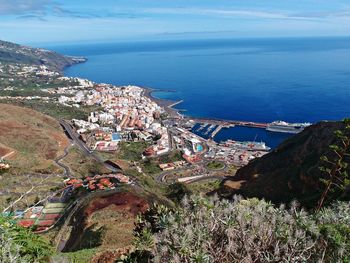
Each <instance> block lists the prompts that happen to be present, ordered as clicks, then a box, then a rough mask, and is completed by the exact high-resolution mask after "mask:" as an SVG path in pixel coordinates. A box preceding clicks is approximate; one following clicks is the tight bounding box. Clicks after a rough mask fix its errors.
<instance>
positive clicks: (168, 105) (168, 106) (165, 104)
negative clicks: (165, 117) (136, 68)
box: [139, 87, 185, 119]
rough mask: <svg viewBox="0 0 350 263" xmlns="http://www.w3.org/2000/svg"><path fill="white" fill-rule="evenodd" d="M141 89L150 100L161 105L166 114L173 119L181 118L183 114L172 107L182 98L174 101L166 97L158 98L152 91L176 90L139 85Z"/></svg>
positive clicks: (180, 101)
mask: <svg viewBox="0 0 350 263" xmlns="http://www.w3.org/2000/svg"><path fill="white" fill-rule="evenodd" d="M139 88H141V89H143V95H144V96H145V97H147V98H149V99H150V100H152V101H154V102H155V103H157V104H158V105H159V106H161V107H162V108H163V109H164V110H165V111H166V112H167V113H168V114H169V116H171V117H172V118H174V119H183V118H185V116H183V115H182V114H181V113H180V111H181V110H179V109H176V108H174V106H176V105H178V104H180V103H182V102H183V100H179V101H174V100H167V99H160V98H157V97H155V96H154V95H153V94H152V93H154V92H158V91H162V92H176V91H175V90H161V89H152V88H148V87H139Z"/></svg>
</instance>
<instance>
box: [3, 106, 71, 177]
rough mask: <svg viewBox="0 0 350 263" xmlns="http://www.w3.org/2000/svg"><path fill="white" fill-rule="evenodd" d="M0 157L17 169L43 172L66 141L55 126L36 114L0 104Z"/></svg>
mask: <svg viewBox="0 0 350 263" xmlns="http://www.w3.org/2000/svg"><path fill="white" fill-rule="evenodd" d="M0 143H1V144H0V153H1V154H3V155H2V156H4V155H6V154H9V153H11V152H12V154H11V155H10V156H9V157H8V158H9V159H10V160H11V161H12V162H13V164H14V166H15V167H16V168H18V169H21V170H23V169H26V170H32V169H37V168H40V169H41V168H46V167H48V166H50V165H51V164H52V160H53V159H54V158H56V156H57V155H58V154H59V152H61V151H62V149H63V148H64V146H65V145H67V143H68V141H67V138H66V136H65V134H64V133H63V131H62V130H61V129H60V126H59V123H58V122H57V121H56V120H55V119H53V118H51V117H49V116H47V115H44V114H41V113H39V112H36V111H33V110H30V109H27V108H21V107H17V106H12V105H9V104H0Z"/></svg>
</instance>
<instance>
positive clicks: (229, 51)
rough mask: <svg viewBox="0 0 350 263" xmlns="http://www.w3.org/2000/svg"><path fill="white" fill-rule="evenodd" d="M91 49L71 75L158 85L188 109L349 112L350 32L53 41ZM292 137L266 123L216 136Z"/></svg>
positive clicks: (278, 115)
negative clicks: (266, 126) (347, 35)
mask: <svg viewBox="0 0 350 263" xmlns="http://www.w3.org/2000/svg"><path fill="white" fill-rule="evenodd" d="M48 48H51V49H55V50H57V51H58V52H61V53H63V54H68V55H78V56H79V55H80V56H85V57H87V58H88V59H89V60H88V62H87V63H84V64H80V65H75V66H73V67H70V68H67V69H66V71H65V74H66V75H68V76H79V77H83V78H88V79H91V80H94V81H96V82H105V83H113V84H116V85H127V84H135V85H140V86H146V87H152V88H155V89H163V90H174V91H176V92H169V93H168V92H159V93H156V96H158V97H161V98H166V99H173V100H180V99H183V100H184V102H183V103H181V104H179V105H177V108H181V109H185V110H186V112H185V114H187V115H191V116H201V117H215V118H223V119H232V120H245V121H258V122H271V121H274V120H285V121H288V122H317V121H320V120H338V119H342V118H344V117H347V116H350V105H349V101H350V38H303V39H302V38H290V39H235V40H197V41H194V40H191V41H190V40H177V41H155V42H134V43H126V42H120V43H106V44H82V45H65V46H56V47H52V46H51V47H48ZM286 137H288V136H287V135H285V134H278V133H269V132H266V131H264V130H260V129H250V128H237V127H236V128H232V129H226V130H222V131H221V132H220V133H219V134H218V135H217V137H216V139H217V140H222V139H227V138H232V139H237V140H256V141H265V142H266V143H267V144H268V145H269V146H271V147H274V146H276V145H277V144H278V143H279V142H281V141H282V140H284V139H285V138H286Z"/></svg>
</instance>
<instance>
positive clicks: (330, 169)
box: [316, 119, 350, 211]
mask: <svg viewBox="0 0 350 263" xmlns="http://www.w3.org/2000/svg"><path fill="white" fill-rule="evenodd" d="M343 122H344V125H345V128H344V130H337V131H335V136H336V138H337V143H336V144H332V145H330V146H329V148H330V152H331V153H330V156H329V157H327V156H326V155H324V156H322V157H321V161H323V163H324V166H321V167H320V170H321V171H322V172H323V173H324V174H325V178H321V179H320V181H321V182H322V183H323V184H324V189H323V191H322V194H321V197H320V199H319V201H318V205H317V209H316V210H317V211H320V209H321V208H322V206H323V205H324V204H325V202H326V200H327V199H328V197H329V195H330V194H331V193H335V194H336V195H337V196H341V195H342V194H343V193H344V192H345V191H346V190H347V188H348V187H349V186H350V180H349V174H348V166H349V159H350V119H345V120H344V121H343Z"/></svg>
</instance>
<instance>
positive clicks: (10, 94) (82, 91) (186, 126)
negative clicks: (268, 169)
mask: <svg viewBox="0 0 350 263" xmlns="http://www.w3.org/2000/svg"><path fill="white" fill-rule="evenodd" d="M0 70H1V71H2V72H7V73H10V75H11V74H12V75H14V74H15V75H17V76H22V77H23V78H25V79H28V78H34V79H35V80H36V81H39V82H40V81H41V82H45V85H46V86H45V88H41V89H40V92H33V94H32V93H28V94H27V96H24V95H22V93H19V94H20V95H18V94H17V93H16V91H18V90H20V91H21V90H23V89H21V88H18V85H12V82H13V79H11V78H9V79H2V80H3V81H5V83H7V87H5V88H4V89H3V90H2V94H0V95H2V96H0V99H2V100H6V99H11V100H15V101H16V100H17V101H33V100H35V101H39V102H43V103H46V104H51V103H52V104H57V105H61V106H62V107H66V108H72V109H80V108H91V109H93V110H91V111H89V112H88V114H87V118H73V119H61V120H60V123H61V126H62V128H63V129H64V130H65V132H66V135H67V136H68V138H69V140H70V141H71V142H72V143H73V144H74V145H76V146H77V148H79V149H80V151H81V152H82V153H83V154H84V155H85V156H86V157H87V158H91V159H94V160H95V161H97V162H98V163H100V164H101V165H102V166H103V167H105V169H107V170H108V171H109V173H105V174H101V175H98V174H95V175H94V176H84V177H83V178H78V177H75V176H74V174H72V173H71V171H70V169H69V167H66V166H65V165H60V166H61V167H62V168H64V169H65V173H64V177H63V178H62V184H61V186H60V187H58V189H57V190H56V191H54V192H52V191H51V192H50V194H49V195H48V196H46V197H45V198H44V199H39V200H35V201H36V202H35V204H34V205H30V207H27V208H25V209H23V208H22V209H15V204H16V202H17V201H19V200H21V199H22V198H24V196H25V195H26V194H30V192H31V191H33V189H30V190H28V192H26V193H24V194H22V195H21V196H20V198H18V199H17V200H15V201H14V202H12V203H11V204H10V205H9V206H7V207H6V208H5V209H4V210H3V212H4V213H5V214H11V213H12V214H13V215H14V217H15V218H16V219H17V220H18V222H19V224H20V225H22V226H25V227H31V228H34V229H35V231H36V232H40V233H41V232H45V231H48V230H50V229H51V228H53V227H54V226H55V225H56V224H57V223H58V222H59V220H60V219H61V218H63V217H64V215H65V212H66V211H69V210H70V209H71V208H72V205H74V204H75V200H78V199H79V198H80V197H82V196H84V195H86V194H87V193H89V192H96V191H97V192H98V191H106V190H113V189H117V188H118V187H122V186H123V185H130V186H132V187H137V180H138V179H137V178H135V177H134V176H130V175H129V176H128V175H125V174H123V169H122V168H121V167H120V166H119V164H117V163H115V162H113V161H109V160H107V161H106V160H102V158H101V154H107V155H108V154H113V153H116V152H118V151H119V150H120V148H121V147H122V145H125V144H132V143H134V144H135V145H138V144H142V145H145V146H146V147H145V148H144V149H143V150H142V152H141V153H139V154H140V156H139V159H140V160H153V159H157V160H162V158H164V157H167V156H171V155H172V154H173V155H174V156H176V158H175V157H173V158H170V157H169V158H167V159H166V161H158V162H157V169H155V168H154V167H153V168H152V169H153V170H154V171H153V170H152V173H151V174H152V176H153V177H152V178H153V179H154V180H155V181H156V182H158V183H160V184H168V183H172V182H181V183H193V182H198V181H206V180H208V181H209V180H218V181H222V180H224V179H225V178H226V176H232V175H233V174H234V171H235V170H236V169H237V168H238V167H241V166H244V165H246V164H248V163H249V162H250V161H251V160H253V159H255V158H259V157H261V156H263V155H265V154H267V153H268V152H269V150H270V148H269V147H267V146H266V145H265V144H264V143H262V142H261V143H258V142H236V141H232V140H228V141H225V142H216V141H215V136H216V134H217V133H218V132H219V131H220V130H221V129H225V128H229V127H233V126H234V125H244V126H248V127H259V128H266V126H267V125H265V124H254V123H250V122H226V121H218V120H206V119H195V118H194V119H193V118H191V117H188V116H183V115H182V114H180V113H179V112H178V111H177V110H175V109H173V108H172V107H173V106H174V105H176V104H178V103H180V102H171V101H160V100H159V99H156V98H154V97H153V96H152V91H151V90H150V89H146V88H142V87H138V86H114V85H110V84H103V83H94V82H92V81H89V80H85V79H81V78H70V77H63V76H61V75H60V74H59V73H57V72H52V71H50V70H49V69H48V68H47V67H45V66H34V65H32V66H20V65H18V66H16V65H2V67H1V68H0ZM24 94H26V93H24ZM109 156H110V155H109ZM5 159H6V158H2V162H1V163H0V170H2V171H5V170H9V169H10V164H9V163H7V162H5ZM137 159H138V158H137ZM129 162H130V164H131V165H133V166H135V167H136V169H137V171H138V173H140V174H144V175H146V176H150V177H151V175H150V173H149V172H146V171H145V170H149V169H148V168H149V167H147V162H145V161H144V162H143V164H142V165H141V163H140V162H139V161H129ZM58 164H59V163H58ZM67 177H68V178H67ZM43 180H45V178H44V179H43Z"/></svg>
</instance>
